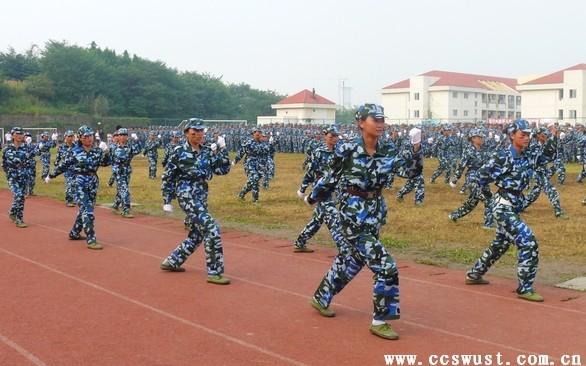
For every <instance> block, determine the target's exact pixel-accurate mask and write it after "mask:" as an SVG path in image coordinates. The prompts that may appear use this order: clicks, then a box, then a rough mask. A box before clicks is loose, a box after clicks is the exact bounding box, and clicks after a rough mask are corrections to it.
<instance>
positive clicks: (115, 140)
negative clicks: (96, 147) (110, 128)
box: [108, 126, 122, 187]
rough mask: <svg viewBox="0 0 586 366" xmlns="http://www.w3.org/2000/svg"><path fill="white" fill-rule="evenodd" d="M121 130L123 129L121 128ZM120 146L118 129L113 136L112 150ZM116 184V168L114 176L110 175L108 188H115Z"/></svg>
mask: <svg viewBox="0 0 586 366" xmlns="http://www.w3.org/2000/svg"><path fill="white" fill-rule="evenodd" d="M120 128H122V127H121V126H120ZM117 144H118V129H116V131H114V133H113V134H112V142H111V143H110V146H109V148H110V150H113V149H114V148H115V147H116V145H117ZM114 183H116V174H114V168H112V174H110V178H108V187H113V186H114Z"/></svg>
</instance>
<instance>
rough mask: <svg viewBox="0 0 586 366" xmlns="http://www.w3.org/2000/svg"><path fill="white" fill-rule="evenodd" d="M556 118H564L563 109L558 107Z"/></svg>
mask: <svg viewBox="0 0 586 366" xmlns="http://www.w3.org/2000/svg"><path fill="white" fill-rule="evenodd" d="M558 119H564V110H563V109H558Z"/></svg>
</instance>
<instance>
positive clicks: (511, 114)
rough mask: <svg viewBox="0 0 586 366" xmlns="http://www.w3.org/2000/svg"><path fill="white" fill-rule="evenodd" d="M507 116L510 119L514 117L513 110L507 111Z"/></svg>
mask: <svg viewBox="0 0 586 366" xmlns="http://www.w3.org/2000/svg"><path fill="white" fill-rule="evenodd" d="M507 118H510V119H513V118H515V112H513V111H509V113H507Z"/></svg>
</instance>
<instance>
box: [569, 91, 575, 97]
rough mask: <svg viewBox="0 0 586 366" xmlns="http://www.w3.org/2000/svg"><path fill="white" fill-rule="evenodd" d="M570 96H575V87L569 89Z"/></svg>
mask: <svg viewBox="0 0 586 366" xmlns="http://www.w3.org/2000/svg"><path fill="white" fill-rule="evenodd" d="M570 98H576V89H570Z"/></svg>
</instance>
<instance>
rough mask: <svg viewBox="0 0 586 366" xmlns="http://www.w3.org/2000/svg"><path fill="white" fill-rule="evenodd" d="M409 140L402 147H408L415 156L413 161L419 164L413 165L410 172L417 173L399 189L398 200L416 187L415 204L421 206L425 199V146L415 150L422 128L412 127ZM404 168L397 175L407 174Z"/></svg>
mask: <svg viewBox="0 0 586 366" xmlns="http://www.w3.org/2000/svg"><path fill="white" fill-rule="evenodd" d="M409 142H410V143H409ZM409 142H408V143H404V144H403V145H402V146H403V147H402V149H407V150H408V153H409V154H411V155H413V156H414V159H413V162H414V163H416V164H418V165H417V166H413V167H411V170H410V172H413V171H415V173H416V175H415V176H412V177H411V178H408V177H407V182H405V185H404V186H403V187H401V189H399V192H397V200H398V201H399V202H403V196H405V195H406V194H409V193H410V192H411V191H413V190H414V189H415V205H416V206H421V205H423V200H424V199H425V180H424V178H423V148H421V149H419V150H418V151H414V150H413V147H414V146H415V145H420V144H421V130H420V129H419V128H412V129H411V130H410V131H409ZM402 170H403V169H400V172H399V173H398V174H397V175H399V176H404V175H405V174H404V173H403V171H402Z"/></svg>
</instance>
